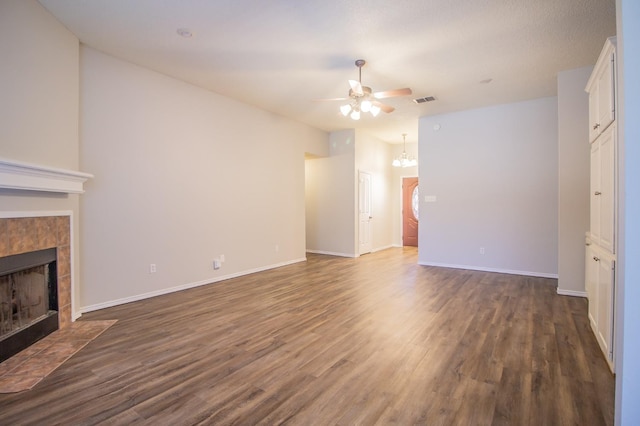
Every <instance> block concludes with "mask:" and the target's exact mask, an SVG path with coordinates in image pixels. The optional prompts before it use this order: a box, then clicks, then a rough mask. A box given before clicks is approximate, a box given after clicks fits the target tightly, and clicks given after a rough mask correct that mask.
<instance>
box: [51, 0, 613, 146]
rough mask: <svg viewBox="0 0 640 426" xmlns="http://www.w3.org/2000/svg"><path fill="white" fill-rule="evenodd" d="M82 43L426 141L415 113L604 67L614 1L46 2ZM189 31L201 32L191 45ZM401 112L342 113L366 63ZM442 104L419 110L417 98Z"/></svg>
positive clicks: (247, 95)
mask: <svg viewBox="0 0 640 426" xmlns="http://www.w3.org/2000/svg"><path fill="white" fill-rule="evenodd" d="M40 3H41V4H42V5H43V6H44V7H45V8H46V9H48V10H49V11H50V12H51V13H52V14H53V15H54V16H56V17H57V19H58V20H59V21H61V22H62V23H63V24H64V25H65V26H66V27H67V28H69V30H71V31H72V32H73V33H74V34H75V35H76V36H77V37H78V38H79V39H80V41H81V42H82V43H84V44H86V45H88V46H91V47H93V48H95V49H97V50H100V51H102V52H105V53H108V54H110V55H113V56H115V57H118V58H122V59H124V60H126V61H129V62H132V63H134V64H138V65H141V66H144V67H147V68H150V69H153V70H156V71H159V72H161V73H164V74H167V75H170V76H173V77H176V78H178V79H181V80H184V81H187V82H190V83H193V84H195V85H198V86H201V87H203V88H206V89H209V90H211V91H213V92H216V93H219V94H222V95H224V96H227V97H230V98H234V99H237V100H240V101H242V102H245V103H247V104H251V105H255V106H257V107H259V108H262V109H265V110H268V111H272V112H274V113H277V114H280V115H283V116H286V117H290V118H292V119H294V120H297V121H301V122H303V123H306V124H309V125H311V126H313V127H317V128H319V129H323V130H326V131H333V130H339V129H346V128H359V129H364V130H366V131H367V132H369V133H371V134H373V135H374V136H376V137H378V138H380V139H382V140H384V141H387V142H391V143H398V142H401V141H402V136H401V134H402V133H408V136H407V142H415V141H417V137H418V135H417V133H418V118H419V117H420V116H424V115H432V114H439V113H446V112H452V111H459V110H464V109H469V108H476V107H482V106H488V105H494V104H501V103H507V102H515V101H521V100H527V99H533V98H539V97H546V96H554V95H556V75H557V73H558V72H559V71H563V70H568V69H573V68H578V67H582V66H587V65H592V64H594V63H595V61H596V59H597V57H598V54H599V52H600V49H601V48H602V46H603V44H604V40H605V38H606V37H609V36H612V35H615V32H616V28H615V0H533V1H532V0H503V1H497V0H400V1H395V2H390V1H388V0H304V1H300V0H40ZM178 29H187V30H188V31H190V32H191V33H192V36H191V37H182V36H180V35H179V34H178V32H177V30H178ZM359 58H363V59H365V60H366V61H367V64H366V65H365V66H364V68H363V69H362V83H363V84H364V85H366V86H370V87H371V88H372V89H373V91H383V90H389V89H395V88H403V87H410V88H411V89H413V95H411V96H408V97H400V98H390V99H388V100H385V103H387V104H389V105H391V106H393V107H395V108H396V110H395V111H394V112H393V113H391V114H384V113H381V114H380V115H379V116H378V117H376V118H373V117H370V116H365V115H364V114H363V118H361V119H360V120H359V121H353V120H351V119H350V118H348V117H343V116H342V115H341V114H340V112H339V107H340V105H342V103H341V102H314V101H313V100H314V99H319V98H335V97H345V96H347V94H348V90H349V84H348V80H349V79H354V80H357V78H358V69H357V68H356V66H355V65H354V62H355V60H356V59H359ZM426 96H433V97H435V98H436V100H435V101H433V102H427V103H423V104H416V103H414V102H413V99H414V98H421V97H426Z"/></svg>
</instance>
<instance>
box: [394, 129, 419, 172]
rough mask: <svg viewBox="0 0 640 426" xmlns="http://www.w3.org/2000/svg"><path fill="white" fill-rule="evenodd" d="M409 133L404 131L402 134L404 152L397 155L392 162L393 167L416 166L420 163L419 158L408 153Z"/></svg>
mask: <svg viewBox="0 0 640 426" xmlns="http://www.w3.org/2000/svg"><path fill="white" fill-rule="evenodd" d="M406 138H407V134H406V133H403V134H402V141H403V144H404V145H403V147H402V154H400V155H399V156H397V157H396V158H395V159H394V160H393V162H392V163H391V165H392V166H393V167H414V166H417V165H418V160H416V158H415V157H413V156H409V155H407V150H406V148H407V140H406Z"/></svg>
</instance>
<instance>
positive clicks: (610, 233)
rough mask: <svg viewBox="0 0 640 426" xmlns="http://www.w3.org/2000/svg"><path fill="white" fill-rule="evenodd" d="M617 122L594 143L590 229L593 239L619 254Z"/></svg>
mask: <svg viewBox="0 0 640 426" xmlns="http://www.w3.org/2000/svg"><path fill="white" fill-rule="evenodd" d="M615 147H616V125H615V123H614V124H613V125H611V126H609V127H608V128H607V130H605V131H604V133H603V134H602V135H600V136H599V137H598V138H597V139H596V140H595V141H594V142H592V144H591V184H590V232H591V239H592V240H593V242H594V243H596V244H598V245H599V246H601V247H602V248H604V249H605V250H608V251H609V252H611V253H615V234H616V232H615V230H616V220H615V213H616V212H615V200H616V197H615V190H616V185H615V170H616V167H615V162H616V149H615Z"/></svg>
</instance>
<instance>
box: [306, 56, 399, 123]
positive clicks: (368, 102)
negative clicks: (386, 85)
mask: <svg viewBox="0 0 640 426" xmlns="http://www.w3.org/2000/svg"><path fill="white" fill-rule="evenodd" d="M366 63H367V62H366V61H365V60H364V59H358V60H356V66H357V67H358V81H355V80H349V86H350V87H351V88H350V89H349V97H347V98H332V99H318V100H319V101H349V103H348V104H344V105H342V106H341V107H340V112H341V113H342V115H344V116H345V117H346V116H347V115H349V116H350V117H351V118H352V119H353V120H359V119H360V112H370V113H371V114H372V115H373V116H374V117H375V116H377V115H378V114H379V113H380V111H384V112H386V113H390V112H393V110H395V108H394V107H392V106H390V105H387V104H383V103H382V102H380V101H378V99H384V98H393V97H396V96H406V95H410V94H411V89H409V88H408V87H406V88H404V89H394V90H385V91H384V92H373V91H372V90H371V87H368V86H363V85H362V67H363V66H364V65H365V64H366Z"/></svg>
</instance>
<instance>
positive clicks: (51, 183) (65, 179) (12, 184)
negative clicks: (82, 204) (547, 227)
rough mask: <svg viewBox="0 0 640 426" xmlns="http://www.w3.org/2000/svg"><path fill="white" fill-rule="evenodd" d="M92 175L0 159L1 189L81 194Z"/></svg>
mask: <svg viewBox="0 0 640 426" xmlns="http://www.w3.org/2000/svg"><path fill="white" fill-rule="evenodd" d="M92 177H93V175H92V174H89V173H83V172H77V171H73V170H66V169H57V168H55V167H48V166H40V165H37V164H30V163H23V162H21V161H14V160H7V159H4V158H0V189H1V188H5V189H21V190H26V191H45V192H64V193H67V194H81V193H83V192H84V188H83V184H84V183H85V182H86V181H87V179H91V178H92Z"/></svg>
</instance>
